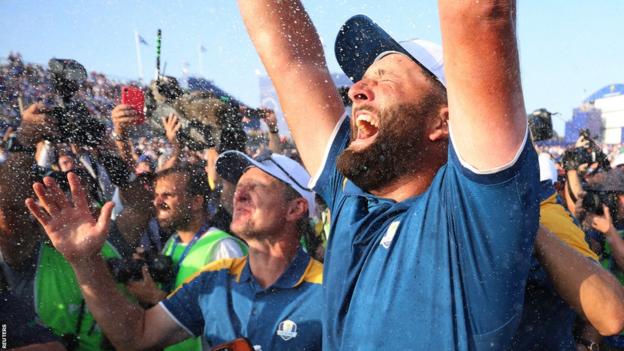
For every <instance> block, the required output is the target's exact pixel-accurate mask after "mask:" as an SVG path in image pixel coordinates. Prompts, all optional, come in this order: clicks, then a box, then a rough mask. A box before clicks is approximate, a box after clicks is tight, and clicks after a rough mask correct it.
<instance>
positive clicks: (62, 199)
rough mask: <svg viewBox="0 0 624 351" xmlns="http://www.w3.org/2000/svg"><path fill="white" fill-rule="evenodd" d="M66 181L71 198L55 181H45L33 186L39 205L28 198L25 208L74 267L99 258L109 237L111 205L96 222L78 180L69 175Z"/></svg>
mask: <svg viewBox="0 0 624 351" xmlns="http://www.w3.org/2000/svg"><path fill="white" fill-rule="evenodd" d="M67 180H68V182H69V188H70V190H71V197H70V198H68V197H66V196H65V194H64V193H63V191H62V190H61V189H60V188H59V186H58V184H56V182H55V181H54V179H52V178H50V177H45V178H44V179H43V184H42V183H35V184H34V185H33V189H34V190H35V194H36V195H37V198H38V199H39V202H38V203H37V202H35V200H33V199H32V198H29V199H27V200H26V206H27V207H28V209H29V210H30V212H31V213H32V214H33V216H35V218H37V220H38V221H39V223H41V225H42V226H43V228H44V229H45V232H46V234H47V235H48V237H49V238H50V240H51V241H52V244H53V245H54V247H55V248H56V249H57V250H58V251H59V252H60V253H61V254H63V256H65V258H66V259H67V261H69V262H70V263H72V264H73V263H78V262H79V261H81V260H89V259H92V258H94V257H96V256H97V255H98V254H99V252H100V250H101V248H102V246H103V245H104V242H105V240H106V236H107V234H108V228H109V225H110V217H111V212H112V210H113V206H114V205H113V203H112V202H107V203H106V204H104V206H103V207H102V209H101V212H100V215H99V218H98V219H97V221H96V218H95V217H94V216H93V215H92V214H91V211H90V209H89V205H88V202H87V196H86V193H85V190H84V188H83V186H82V185H81V184H80V179H79V178H78V176H77V175H75V174H74V173H69V174H68V175H67Z"/></svg>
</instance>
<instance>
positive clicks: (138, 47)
mask: <svg viewBox="0 0 624 351" xmlns="http://www.w3.org/2000/svg"><path fill="white" fill-rule="evenodd" d="M134 44H135V46H136V56H137V65H138V68H139V81H140V82H143V61H142V60H141V43H140V41H139V32H138V31H136V30H135V31H134Z"/></svg>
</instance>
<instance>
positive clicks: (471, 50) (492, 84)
mask: <svg viewBox="0 0 624 351" xmlns="http://www.w3.org/2000/svg"><path fill="white" fill-rule="evenodd" d="M439 6H440V23H441V29H442V43H443V47H444V62H445V74H446V80H447V87H448V102H449V124H450V131H451V137H452V140H453V144H454V146H455V149H456V150H457V152H458V154H459V156H460V157H461V159H462V160H463V161H464V162H466V163H467V164H469V165H470V166H472V167H473V168H475V169H477V170H481V171H486V170H494V169H496V168H498V167H501V166H504V165H506V164H508V163H509V162H510V161H512V160H513V159H514V156H515V155H516V154H517V152H518V149H519V147H520V146H521V144H522V142H523V137H524V135H525V132H526V128H527V119H526V112H525V109H524V100H523V96H522V86H521V82H520V64H519V59H518V46H517V42H516V4H515V0H481V1H474V0H439Z"/></svg>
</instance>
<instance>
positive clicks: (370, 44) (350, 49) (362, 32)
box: [334, 15, 437, 82]
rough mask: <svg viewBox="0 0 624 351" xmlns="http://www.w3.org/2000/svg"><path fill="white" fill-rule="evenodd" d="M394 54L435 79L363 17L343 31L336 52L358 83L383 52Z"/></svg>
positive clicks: (421, 65)
mask: <svg viewBox="0 0 624 351" xmlns="http://www.w3.org/2000/svg"><path fill="white" fill-rule="evenodd" d="M388 51H394V52H398V53H401V54H404V55H406V56H408V57H410V58H411V59H412V60H414V62H416V63H417V64H418V65H419V66H420V67H421V68H422V69H423V70H424V71H425V72H426V73H428V74H429V75H431V76H432V77H433V78H436V79H437V77H436V75H435V74H433V73H432V72H431V70H429V69H428V68H427V67H426V66H425V65H423V64H422V63H421V62H420V61H419V60H417V59H416V58H414V56H412V55H411V54H410V53H409V52H408V51H407V50H405V48H404V47H403V46H401V44H399V43H398V42H397V41H396V40H394V39H393V38H392V37H391V36H390V34H388V33H387V32H386V31H384V30H383V29H382V28H381V27H380V26H379V25H378V24H377V23H375V22H373V20H371V19H370V18H369V17H367V16H364V15H355V16H353V17H351V18H349V19H348V20H347V22H345V24H344V25H343V26H342V27H341V28H340V31H339V32H338V36H337V37H336V44H335V46H334V52H335V54H336V60H337V61H338V64H339V65H340V67H341V68H342V70H343V71H344V72H345V74H346V75H347V76H348V77H349V79H351V80H352V81H353V82H357V81H359V80H360V79H362V77H363V76H364V73H365V72H366V70H367V69H368V67H370V65H372V64H373V63H374V62H375V60H376V59H377V58H378V57H379V55H381V54H382V53H384V52H388Z"/></svg>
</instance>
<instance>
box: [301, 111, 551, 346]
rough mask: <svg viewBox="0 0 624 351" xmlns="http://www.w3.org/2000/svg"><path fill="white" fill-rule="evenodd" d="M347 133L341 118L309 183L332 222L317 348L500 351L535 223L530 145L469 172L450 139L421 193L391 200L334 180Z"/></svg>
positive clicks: (517, 313)
mask: <svg viewBox="0 0 624 351" xmlns="http://www.w3.org/2000/svg"><path fill="white" fill-rule="evenodd" d="M349 136H350V128H349V120H348V118H343V119H342V120H341V121H340V122H339V123H338V125H337V126H336V129H335V131H334V135H333V136H332V140H331V141H330V145H329V146H328V150H327V155H326V157H325V161H324V166H323V168H322V170H321V172H320V174H319V175H318V177H316V181H315V180H313V181H312V183H313V185H314V190H315V191H316V192H317V193H318V194H320V195H321V196H322V197H323V198H324V199H325V202H326V203H327V204H328V207H329V208H330V210H331V215H332V218H331V223H332V232H331V235H330V239H329V243H328V248H327V254H326V261H325V263H326V264H325V271H324V289H323V292H324V299H325V303H324V305H323V306H324V311H323V313H324V319H323V328H324V331H325V332H324V336H323V346H324V348H325V349H328V350H354V349H362V350H373V349H385V350H408V349H423V350H425V349H428V350H474V349H488V350H501V349H505V348H507V347H509V346H510V342H511V338H512V336H513V334H514V333H515V330H516V327H517V326H518V323H519V321H520V317H521V314H522V303H523V298H524V288H525V282H526V279H527V275H528V272H529V267H530V259H529V258H530V256H531V252H532V248H533V242H534V239H535V233H536V231H537V225H538V218H539V213H538V211H539V201H538V191H539V174H538V166H537V156H536V154H535V151H534V150H533V148H532V146H531V144H530V143H528V142H526V140H525V144H524V146H523V147H522V148H521V149H520V150H518V154H517V155H516V158H515V159H514V161H513V162H511V163H510V164H509V165H507V166H506V167H503V168H501V169H500V170H497V171H495V172H493V173H488V174H479V173H478V172H477V171H475V170H471V169H469V167H468V166H465V165H463V164H462V162H461V161H460V159H459V156H458V155H457V154H456V152H455V150H454V149H453V145H452V142H451V143H449V152H448V163H447V164H446V165H444V166H443V167H441V168H440V169H439V170H438V172H437V174H436V176H435V177H434V179H433V182H432V183H431V186H430V187H429V188H428V189H427V191H425V192H424V193H423V194H420V195H418V196H414V197H412V198H409V199H407V200H405V201H402V202H395V201H392V200H389V199H382V198H378V197H376V196H373V195H371V194H369V193H366V192H365V191H363V190H361V189H360V188H358V187H357V186H356V185H355V184H354V183H352V182H351V181H349V180H348V179H345V178H344V177H343V176H342V175H341V174H340V173H339V172H338V170H337V169H336V158H337V156H338V155H339V154H340V152H341V151H342V150H343V149H344V148H345V147H346V146H347V145H348V142H349ZM525 139H526V138H525ZM423 167H426V165H423Z"/></svg>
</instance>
